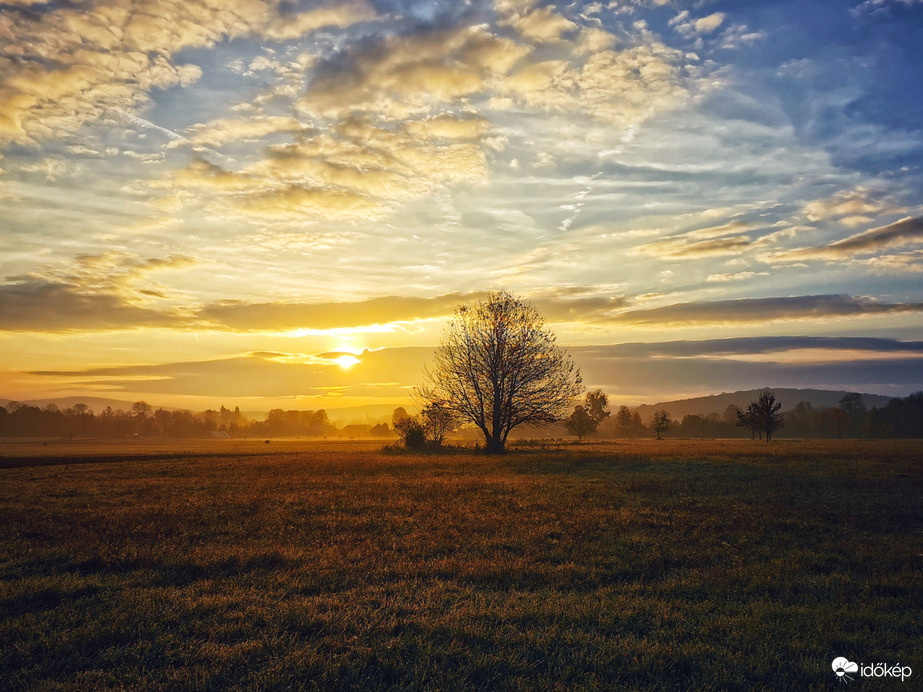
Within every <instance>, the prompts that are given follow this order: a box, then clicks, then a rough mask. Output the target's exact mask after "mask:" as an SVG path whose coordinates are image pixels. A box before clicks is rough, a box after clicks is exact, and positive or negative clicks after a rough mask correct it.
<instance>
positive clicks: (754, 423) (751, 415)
mask: <svg viewBox="0 0 923 692" xmlns="http://www.w3.org/2000/svg"><path fill="white" fill-rule="evenodd" d="M735 425H736V426H737V427H738V428H750V439H751V440H755V439H756V431H757V430H758V429H759V421H758V420H757V417H756V412H755V411H754V410H753V404H752V403H751V404H750V405H749V406H747V409H746V410H745V411H742V410H740V409H737V422H736V423H735ZM760 437H762V433H760Z"/></svg>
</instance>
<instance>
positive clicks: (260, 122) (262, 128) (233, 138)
mask: <svg viewBox="0 0 923 692" xmlns="http://www.w3.org/2000/svg"><path fill="white" fill-rule="evenodd" d="M305 129H306V127H305V125H304V124H303V123H302V122H301V121H299V120H297V119H296V118H293V117H291V116H281V115H275V116H269V115H259V116H253V117H249V118H234V119H231V118H221V119H218V120H212V121H211V122H208V123H199V124H196V125H193V126H192V127H190V128H189V130H187V131H186V133H185V134H186V139H185V140H176V141H177V142H182V143H188V144H191V145H193V146H208V147H220V146H221V145H223V144H226V143H238V142H247V141H255V140H261V139H263V138H264V137H266V136H267V135H272V134H276V133H295V132H302V131H304V130H305Z"/></svg>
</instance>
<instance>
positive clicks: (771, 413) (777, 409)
mask: <svg viewBox="0 0 923 692" xmlns="http://www.w3.org/2000/svg"><path fill="white" fill-rule="evenodd" d="M750 408H752V410H753V417H754V421H755V422H756V425H757V426H758V428H759V429H760V430H762V431H763V432H765V433H766V442H769V441H770V440H772V434H773V433H774V432H775V431H776V430H778V429H779V428H781V427H782V425H783V424H784V421H785V419H784V418H783V416H782V413H781V410H782V403H781V402H778V401H776V395H775V394H773V393H772V392H771V391H769V390H768V389H764V390H763V391H761V392H760V397H759V399H757V400H756V401H754V402H753V403H752V404H750ZM750 408H748V409H747V410H748V411H749V410H750Z"/></svg>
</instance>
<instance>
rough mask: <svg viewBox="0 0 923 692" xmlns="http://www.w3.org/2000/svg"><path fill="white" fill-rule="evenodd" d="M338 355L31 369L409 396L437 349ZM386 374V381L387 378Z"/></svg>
mask: <svg viewBox="0 0 923 692" xmlns="http://www.w3.org/2000/svg"><path fill="white" fill-rule="evenodd" d="M330 355H332V354H329V353H328V354H311V355H300V354H278V353H259V354H250V355H247V356H240V357H234V358H225V359H219V360H206V361H191V362H178V363H164V364H158V365H138V366H125V367H113V368H92V369H84V370H64V371H53V370H51V371H49V370H45V371H36V372H33V373H31V374H33V375H39V376H45V377H53V378H56V379H61V378H67V379H73V380H77V382H76V385H77V386H83V387H91V386H92V387H93V388H94V389H97V390H99V389H105V390H108V391H110V392H130V391H141V392H143V393H144V394H145V395H202V394H207V395H208V396H209V397H216V398H217V397H222V398H231V399H240V398H241V397H295V396H298V397H311V396H314V397H323V396H325V395H326V394H327V393H328V392H329V391H331V390H333V389H335V390H336V391H338V392H339V393H340V394H341V395H342V396H350V397H379V398H382V397H384V398H391V399H398V400H404V399H406V398H407V397H408V396H409V394H410V390H411V388H412V387H413V386H415V385H416V384H418V382H419V380H420V376H421V371H422V367H423V365H424V364H425V363H426V361H427V360H428V359H429V358H430V356H431V355H432V349H431V348H399V349H382V350H379V351H365V352H363V353H362V354H360V355H359V356H358V358H359V362H358V363H356V364H355V365H353V366H352V367H351V368H349V369H348V370H344V369H343V368H341V367H340V366H339V365H337V364H336V363H335V362H334V361H333V360H331V359H329V357H328V356H330ZM383 379H384V381H383Z"/></svg>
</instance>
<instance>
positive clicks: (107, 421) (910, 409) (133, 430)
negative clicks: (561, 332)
mask: <svg viewBox="0 0 923 692" xmlns="http://www.w3.org/2000/svg"><path fill="white" fill-rule="evenodd" d="M769 394H771V392H769ZM761 398H762V395H761ZM759 403H760V400H759V399H758V400H757V401H756V402H753V403H751V404H750V405H749V406H748V407H747V409H741V408H739V407H737V406H733V405H732V406H728V407H727V408H726V409H725V410H724V411H723V412H721V413H709V414H707V415H699V414H689V415H685V416H683V418H682V419H681V420H671V419H670V418H669V414H668V413H667V412H666V411H663V410H661V411H657V412H656V415H654V417H653V418H652V419H651V420H649V421H643V420H642V419H641V415H640V414H639V413H638V411H632V410H631V409H629V408H628V407H627V406H619V408H618V409H617V410H616V411H614V412H613V413H612V414H611V415H610V413H609V411H608V408H607V398H606V395H605V394H603V393H602V392H601V391H599V390H597V391H595V392H591V393H589V394H587V395H586V398H585V400H584V401H583V402H582V403H581V404H579V405H578V406H576V407H575V408H574V411H573V413H571V414H570V416H569V417H568V418H566V419H565V420H564V421H562V423H561V424H560V425H555V426H551V427H548V428H545V429H544V430H541V431H540V430H537V429H526V428H524V429H523V430H528V431H529V434H530V435H533V434H534V435H539V436H545V437H547V436H548V435H550V436H552V437H558V436H562V435H574V436H577V437H578V438H579V439H581V440H582V439H584V438H585V437H588V436H594V437H596V438H605V439H611V438H641V437H652V436H657V437H659V436H661V435H664V434H666V435H668V436H669V437H691V438H734V437H738V438H739V437H746V436H748V435H749V436H751V437H754V438H756V437H759V438H765V436H766V424H767V423H766V419H765V417H763V418H760V416H761V415H763V416H764V415H765V413H763V414H760V413H759V411H758V409H759V407H758V406H756V405H757V404H759ZM763 403H764V404H765V403H767V402H763ZM770 408H772V409H774V411H773V418H772V419H771V420H773V421H779V422H781V421H784V427H781V428H779V427H778V425H777V424H776V423H770V425H771V426H772V427H771V429H770V431H769V435H770V437H779V436H781V437H788V438H819V439H837V438H853V439H854V438H923V392H915V393H913V394H911V395H910V396H907V397H903V398H896V399H892V400H891V401H890V402H888V404H887V405H885V406H883V407H880V408H879V407H875V408H872V409H866V408H865V404H864V402H863V400H862V396H861V395H860V394H847V395H845V396H844V397H843V398H842V399H841V400H840V402H839V405H838V406H831V407H814V406H812V405H811V404H810V403H809V402H807V401H802V402H799V403H798V404H796V405H795V406H794V407H793V408H790V409H788V410H785V411H783V410H782V405H781V402H778V401H775V399H774V397H773V400H772V402H771V403H770ZM760 421H762V422H760ZM459 424H460V421H459V420H457V419H456V418H454V417H453V416H452V415H451V413H450V412H448V411H447V410H446V409H445V408H444V407H440V406H439V405H438V404H431V405H430V406H429V407H428V408H426V407H425V408H424V409H423V411H422V413H421V414H420V415H419V416H410V415H409V414H407V412H406V410H404V409H403V408H401V409H398V410H396V411H395V415H394V417H393V419H392V425H393V426H394V429H393V430H392V428H391V427H389V426H388V424H387V423H385V422H382V423H379V424H377V425H347V426H345V427H343V428H337V427H336V426H334V425H333V424H332V423H331V422H330V421H329V419H328V418H327V413H326V411H324V410H323V409H321V410H318V411H286V410H283V409H273V410H272V411H270V412H269V415H268V416H267V418H266V420H249V419H247V418H246V417H245V416H244V415H243V414H241V412H240V409H239V408H235V409H233V410H231V409H227V408H225V407H224V406H222V407H221V408H220V409H218V410H217V411H216V410H207V411H202V412H200V413H193V412H191V411H187V410H166V409H163V408H159V409H156V410H155V409H153V408H152V407H151V406H150V405H148V404H147V403H145V402H143V401H139V402H136V403H134V404H133V405H132V408H131V410H129V411H123V410H113V409H112V408H106V409H105V410H104V411H102V412H101V413H99V414H95V413H94V412H93V411H92V410H91V409H90V408H89V406H87V405H86V404H75V405H74V406H71V407H69V408H65V409H60V408H58V407H57V406H56V405H54V404H48V405H47V406H44V407H38V406H28V405H25V404H21V403H17V402H10V403H9V404H7V406H5V407H3V406H0V439H25V438H63V439H76V438H126V437H135V436H137V437H170V438H193V437H209V436H212V435H216V434H217V435H219V436H224V435H227V436H228V437H325V436H344V435H345V436H349V437H353V436H357V437H358V436H371V437H380V438H388V437H393V436H394V435H398V436H399V437H400V438H401V439H402V440H404V439H405V438H406V437H407V435H408V434H409V435H410V441H411V444H413V443H414V441H416V442H417V443H418V444H419V445H423V444H424V443H425V442H426V441H429V443H430V444H433V445H435V446H438V445H440V444H442V442H443V440H444V438H445V437H447V436H448V435H450V434H458V433H459V432H461V433H463V432H464V431H463V430H461V431H459V430H458V429H457V426H458V425H459Z"/></svg>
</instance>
